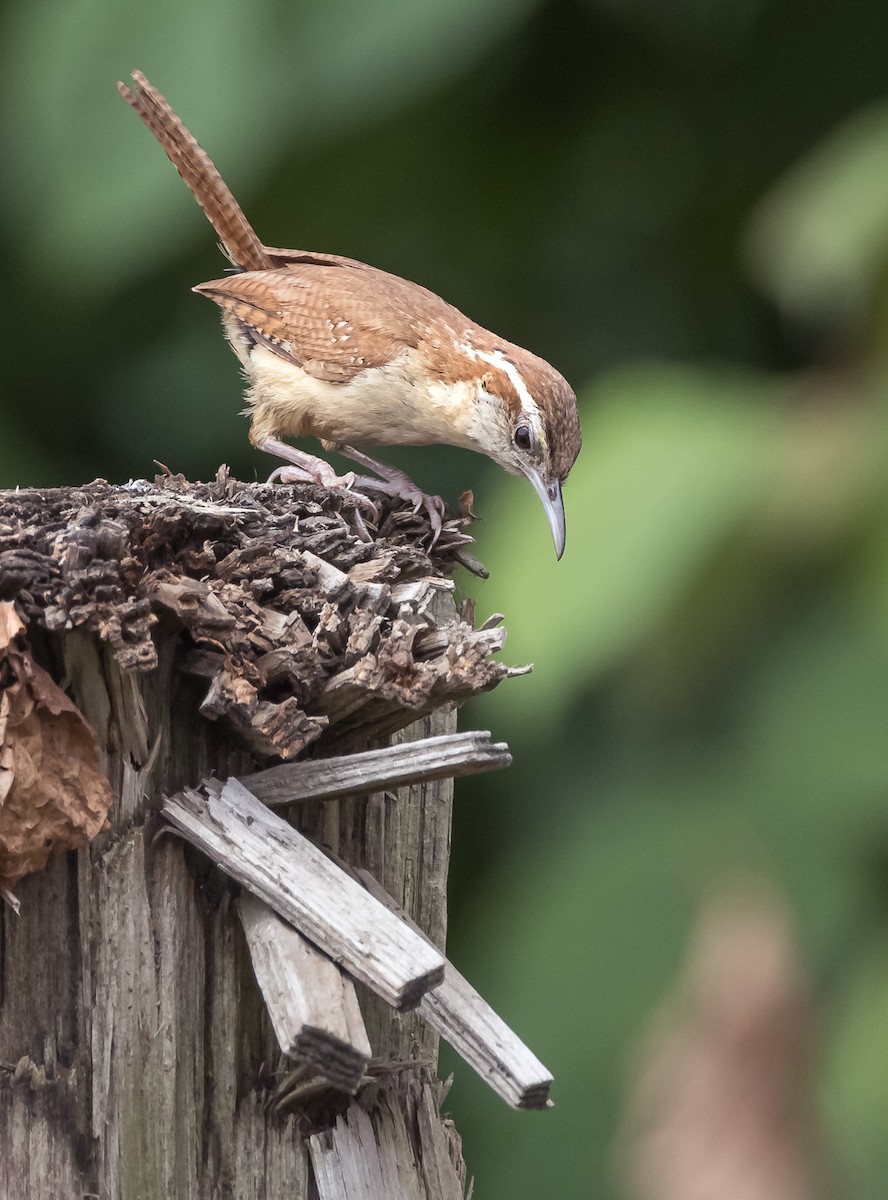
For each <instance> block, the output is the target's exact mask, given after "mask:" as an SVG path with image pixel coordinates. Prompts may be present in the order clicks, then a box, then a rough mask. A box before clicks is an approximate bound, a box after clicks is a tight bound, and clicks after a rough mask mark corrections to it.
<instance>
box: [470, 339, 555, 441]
mask: <svg viewBox="0 0 888 1200" xmlns="http://www.w3.org/2000/svg"><path fill="white" fill-rule="evenodd" d="M470 352H471V353H472V354H473V355H474V357H475V358H480V359H481V361H482V362H486V363H489V364H490V366H492V367H499V369H500V370H501V371H502V372H503V374H504V375H506V376H507V377H508V379H509V380H510V382H511V384H512V386H513V387H514V389H515V391H516V392H517V393H518V399H519V400H520V401H521V411H522V412H523V413H524V414H525V415H526V416H527V417H528V418H529V419H530V422H531V424H532V425H533V427H534V429H535V430H536V431H537V433H539V431H540V429H542V425H543V422H542V418H541V416H540V410H539V406H538V405H537V402H536V400H534V398H533V396H532V395H531V394H530V388H529V387H528V386H527V384H526V383H525V382H524V380H523V378H522V376H521V372H520V371H519V370H518V368H517V367H516V366H515V364H514V363H513V362H512V361H511V360H510V359H508V358H506V356H505V354H503V352H502V350H494V352H493V353H492V354H488V353H487V352H486V351H485V350H474V349H473V350H471V351H470Z"/></svg>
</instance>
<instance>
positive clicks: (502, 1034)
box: [357, 870, 553, 1108]
mask: <svg viewBox="0 0 888 1200" xmlns="http://www.w3.org/2000/svg"><path fill="white" fill-rule="evenodd" d="M357 875H358V877H359V878H360V879H361V880H362V881H363V883H364V886H365V887H366V888H367V889H368V890H369V891H370V892H371V893H372V894H373V895H374V896H375V897H376V898H377V899H378V900H379V902H380V903H381V904H384V905H385V906H386V907H387V908H388V909H390V910H391V911H392V912H394V913H397V914H398V915H399V916H401V917H402V918H403V920H404V921H406V922H407V923H408V924H409V925H410V926H411V927H412V928H413V929H416V926H415V925H414V924H413V922H412V921H411V920H410V918H409V917H408V916H407V915H406V914H405V913H403V912H402V910H401V909H400V908H399V906H398V905H397V904H396V903H395V901H394V900H393V899H392V898H391V896H390V895H389V894H388V892H386V890H385V888H383V886H382V885H381V884H380V883H379V882H378V881H377V880H376V879H375V878H374V877H373V876H372V875H371V874H370V873H369V872H368V871H363V870H362V871H358V872H357ZM417 933H420V931H419V930H418V929H417ZM420 936H423V935H422V934H421V933H420ZM419 1013H420V1015H421V1016H422V1017H423V1018H424V1019H425V1020H426V1021H428V1023H429V1025H431V1027H432V1028H433V1029H434V1030H435V1031H436V1033H439V1034H440V1035H441V1037H443V1038H444V1039H445V1040H446V1041H448V1042H449V1043H450V1045H451V1046H452V1047H453V1049H454V1050H455V1051H456V1052H457V1054H459V1055H460V1056H461V1057H462V1058H464V1059H465V1061H466V1062H467V1063H468V1064H469V1066H470V1067H472V1068H473V1069H474V1070H475V1071H477V1072H478V1074H479V1075H480V1076H481V1078H482V1079H483V1080H485V1082H487V1083H488V1084H489V1085H490V1087H492V1088H493V1090H494V1091H495V1092H496V1093H497V1095H499V1096H502V1098H503V1100H505V1101H506V1103H507V1104H510V1105H511V1106H512V1108H550V1107H551V1105H552V1101H551V1100H550V1099H549V1091H550V1089H551V1087H552V1082H553V1079H552V1075H551V1073H550V1072H549V1071H548V1070H547V1069H546V1068H545V1067H544V1066H543V1064H542V1063H541V1062H540V1060H539V1059H538V1058H537V1057H536V1055H535V1054H534V1053H533V1051H532V1050H530V1049H529V1047H527V1046H526V1045H525V1044H524V1042H522V1041H521V1039H520V1038H519V1037H518V1035H517V1034H516V1033H513V1031H512V1030H511V1029H510V1028H509V1026H508V1025H507V1024H506V1023H505V1021H504V1020H503V1019H502V1018H501V1017H499V1016H497V1014H496V1013H495V1012H494V1011H493V1009H492V1008H491V1007H490V1005H489V1004H488V1003H487V1001H486V1000H485V999H484V998H483V996H481V995H480V994H479V993H478V992H477V991H476V990H475V989H474V988H473V987H472V985H471V984H470V983H469V981H468V980H467V979H465V978H464V977H463V976H462V975H461V974H460V973H459V971H457V969H456V967H454V966H453V964H452V963H451V962H450V961H448V960H445V966H444V980H443V982H442V983H440V984H439V985H438V986H437V987H436V988H433V989H432V990H431V991H430V992H427V993H426V994H425V995H424V996H423V998H422V1000H421V1001H420V1004H419Z"/></svg>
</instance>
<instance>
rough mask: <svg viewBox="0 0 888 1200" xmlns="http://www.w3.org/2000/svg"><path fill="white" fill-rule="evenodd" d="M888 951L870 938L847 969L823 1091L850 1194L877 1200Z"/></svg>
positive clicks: (887, 1039) (881, 1169) (833, 1014)
mask: <svg viewBox="0 0 888 1200" xmlns="http://www.w3.org/2000/svg"><path fill="white" fill-rule="evenodd" d="M886 997H888V951H886V948H885V944H884V941H883V939H881V938H880V939H878V942H877V943H875V944H874V943H871V944H869V945H868V946H866V948H865V949H864V952H863V953H862V954H860V955H859V956H856V958H855V961H854V962H853V963H851V964H849V965H848V967H847V968H846V973H845V978H844V986H843V988H842V994H841V995H840V997H839V998H838V1001H837V1003H836V1004H835V1005H833V1007H832V1009H831V1011H830V1013H829V1025H830V1028H831V1030H832V1032H833V1037H832V1038H831V1039H830V1045H829V1050H828V1053H827V1056H826V1070H825V1078H824V1081H823V1088H822V1089H821V1093H820V1100H821V1111H822V1115H823V1119H824V1121H825V1123H826V1126H827V1131H828V1133H829V1134H830V1145H831V1150H832V1153H833V1155H834V1156H837V1157H838V1159H839V1165H840V1167H841V1170H842V1175H843V1177H844V1179H845V1180H846V1182H847V1184H848V1185H849V1187H848V1190H847V1192H846V1194H849V1195H853V1196H855V1197H860V1198H861V1200H870V1198H871V1200H878V1198H880V1197H881V1196H882V1195H883V1194H884V1191H885V1178H886V1174H888V1142H886V1139H885V1111H886V1107H888V1025H886V1022H885V999H886Z"/></svg>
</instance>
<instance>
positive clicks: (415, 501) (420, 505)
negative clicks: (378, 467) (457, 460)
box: [360, 468, 446, 550]
mask: <svg viewBox="0 0 888 1200" xmlns="http://www.w3.org/2000/svg"><path fill="white" fill-rule="evenodd" d="M389 469H390V470H391V475H390V476H389V478H388V479H370V478H368V477H367V476H363V475H362V476H361V477H360V480H361V485H362V486H363V487H367V488H373V489H374V490H375V491H377V492H382V493H384V494H385V495H386V496H392V497H393V498H394V499H395V500H406V501H407V503H408V504H410V505H412V506H413V511H414V513H418V512H419V511H420V509H424V510H425V512H426V513H427V514H428V518H429V525H430V526H431V528H432V540H431V542H430V543H429V549H430V550H431V549H432V547H433V546H434V545H435V542H437V540H438V538H439V537H440V536H441V530H442V529H443V528H444V513H445V512H446V509H445V507H444V501H443V500H442V499H441V497H440V496H430V495H429V494H428V493H427V492H424V491H423V490H422V489H421V488H419V487H417V486H416V484H415V483H414V482H413V480H412V479H411V478H410V477H409V475H405V474H403V472H401V471H397V472H396V471H394V469H392V468H389Z"/></svg>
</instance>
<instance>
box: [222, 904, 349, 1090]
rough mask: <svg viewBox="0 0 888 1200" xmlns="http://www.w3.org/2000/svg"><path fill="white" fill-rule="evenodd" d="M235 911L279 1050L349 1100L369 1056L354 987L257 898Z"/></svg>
mask: <svg viewBox="0 0 888 1200" xmlns="http://www.w3.org/2000/svg"><path fill="white" fill-rule="evenodd" d="M237 909H238V914H239V915H240V919H241V924H242V925H243V927H244V933H245V934H246V938H247V946H248V947H249V950H250V958H251V959H252V962H253V971H254V972H255V975H256V982H257V983H258V985H259V990H260V991H261V992H262V996H263V998H264V1000H265V1004H266V1007H267V1008H268V1014H269V1016H270V1017H271V1023H272V1025H273V1027H274V1032H275V1035H276V1036H277V1039H278V1042H279V1044H280V1047H281V1050H283V1052H284V1054H287V1055H289V1056H291V1057H293V1058H299V1059H301V1060H302V1061H304V1062H306V1063H308V1064H310V1065H311V1066H312V1067H313V1068H315V1069H316V1070H317V1072H318V1073H319V1074H320V1075H322V1076H323V1077H324V1078H325V1079H326V1080H327V1082H328V1083H329V1084H330V1085H331V1086H332V1087H335V1088H338V1089H339V1090H340V1091H343V1092H349V1093H351V1094H352V1095H353V1094H354V1093H355V1092H356V1091H357V1089H358V1084H359V1083H360V1082H361V1078H362V1076H363V1074H364V1070H365V1068H366V1066H367V1063H368V1062H369V1061H370V1054H371V1050H370V1042H369V1040H368V1038H367V1030H366V1029H365V1027H364V1020H363V1018H362V1016H361V1010H360V1008H359V1007H358V997H357V994H356V993H355V988H354V984H353V983H352V981H351V980H350V979H348V978H346V976H345V975H344V974H343V973H342V971H341V970H340V969H339V967H337V965H336V964H335V963H334V962H331V960H330V959H329V958H327V957H326V955H324V954H321V952H320V951H319V950H316V949H315V948H314V946H312V945H311V943H310V942H307V941H306V940H305V938H304V937H303V936H302V934H301V933H299V932H298V930H296V929H294V928H293V926H292V925H289V924H288V923H287V922H286V921H283V920H282V919H281V918H280V917H279V916H278V915H277V913H275V912H273V911H272V909H270V908H269V907H268V905H267V904H265V903H264V902H263V901H262V900H259V899H258V898H257V897H256V896H249V895H246V894H244V895H242V896H241V897H240V899H239V900H238V902H237Z"/></svg>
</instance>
